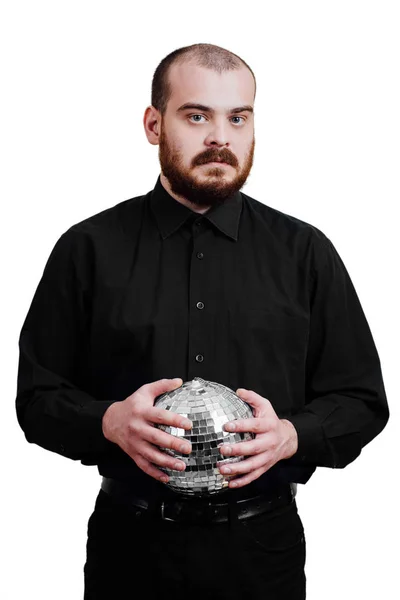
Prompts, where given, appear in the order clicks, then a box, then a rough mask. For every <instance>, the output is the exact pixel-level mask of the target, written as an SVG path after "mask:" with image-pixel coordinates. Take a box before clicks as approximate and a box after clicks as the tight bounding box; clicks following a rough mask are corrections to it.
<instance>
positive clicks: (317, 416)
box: [286, 232, 389, 468]
mask: <svg viewBox="0 0 400 600" xmlns="http://www.w3.org/2000/svg"><path fill="white" fill-rule="evenodd" d="M320 233H322V232H320ZM314 265H315V266H314V268H313V269H312V276H311V281H310V330H309V341H308V352H307V359H306V377H305V388H306V389H305V406H304V408H303V410H302V411H300V412H298V413H297V414H294V415H292V416H289V417H286V418H287V420H289V421H291V422H292V423H293V425H294V427H295V429H296V430H297V434H298V450H297V452H296V454H294V455H293V456H292V457H291V458H289V459H287V463H288V464H293V465H296V464H297V465H300V464H303V465H307V464H308V465H313V466H323V467H332V468H343V467H345V466H346V465H348V464H349V463H350V462H352V461H353V460H354V459H355V458H357V456H358V455H359V454H360V453H361V450H362V448H363V447H364V446H365V445H366V444H368V443H369V442H370V441H371V440H372V439H373V438H375V437H376V436H377V435H378V434H379V433H380V432H381V431H382V430H383V428H384V427H385V425H386V423H387V421H388V419H389V408H388V403H387V398H386V393H385V388H384V383H383V379H382V372H381V365H380V360H379V356H378V353H377V349H376V347H375V343H374V340H373V337H372V334H371V331H370V328H369V326H368V323H367V320H366V317H365V315H364V312H363V309H362V307H361V304H360V301H359V299H358V296H357V293H356V291H355V289H354V286H353V283H352V281H351V279H350V276H349V274H348V272H347V270H346V267H345V265H344V264H343V261H342V260H341V258H340V256H339V254H338V252H337V251H336V249H335V248H334V246H333V244H332V242H331V241H330V240H329V239H328V238H327V237H325V236H324V235H323V234H322V235H321V236H320V237H319V242H318V246H317V247H316V249H315V258H314Z"/></svg>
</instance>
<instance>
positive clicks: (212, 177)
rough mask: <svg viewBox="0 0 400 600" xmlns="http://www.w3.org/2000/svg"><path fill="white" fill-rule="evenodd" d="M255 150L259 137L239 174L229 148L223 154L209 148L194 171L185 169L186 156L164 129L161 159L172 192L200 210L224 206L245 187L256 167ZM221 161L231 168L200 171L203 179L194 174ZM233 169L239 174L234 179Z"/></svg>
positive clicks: (195, 160) (162, 130) (161, 134)
mask: <svg viewBox="0 0 400 600" xmlns="http://www.w3.org/2000/svg"><path fill="white" fill-rule="evenodd" d="M254 147H255V137H253V141H252V144H251V147H250V150H249V152H248V154H247V156H246V158H245V161H244V165H243V167H242V169H240V170H239V172H238V171H237V168H238V161H237V158H236V157H235V156H234V155H233V154H232V153H231V152H230V150H228V149H227V148H222V149H221V150H218V149H217V148H209V149H208V150H206V151H205V152H204V153H202V154H200V155H199V156H196V157H195V158H194V159H193V161H192V164H191V166H190V167H185V165H184V164H183V159H182V155H181V154H180V153H179V151H177V150H175V149H174V147H173V146H172V145H171V144H170V143H169V141H168V138H167V136H166V134H165V132H164V127H163V126H161V132H160V141H159V150H158V157H159V161H160V166H161V171H162V173H163V174H164V176H165V177H166V178H167V179H168V181H169V184H170V186H171V190H172V191H173V192H174V193H175V194H176V195H177V196H181V197H182V198H184V199H186V200H188V201H189V202H191V203H193V204H194V205H196V206H198V207H208V206H209V207H212V206H217V205H219V204H222V203H223V202H224V201H225V200H226V199H227V198H229V197H231V196H233V194H235V193H236V192H238V191H239V190H240V189H241V188H242V187H243V185H244V184H245V182H246V180H247V178H248V176H249V173H250V171H251V168H252V166H253V158H254ZM217 158H218V159H220V160H222V161H224V162H226V163H228V165H231V167H227V166H221V167H217V166H216V165H209V166H206V167H203V168H202V169H198V170H199V171H200V170H202V171H203V172H204V174H203V176H196V175H195V174H193V170H194V169H196V167H197V165H203V164H205V163H208V162H210V161H213V160H217ZM232 168H234V169H235V170H236V175H235V176H234V177H233V178H231V176H230V173H229V171H230V170H231V169H232Z"/></svg>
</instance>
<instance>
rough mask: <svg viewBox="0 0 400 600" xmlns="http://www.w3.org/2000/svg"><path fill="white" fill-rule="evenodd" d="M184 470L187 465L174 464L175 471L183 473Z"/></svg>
mask: <svg viewBox="0 0 400 600" xmlns="http://www.w3.org/2000/svg"><path fill="white" fill-rule="evenodd" d="M184 468H185V465H184V464H182V463H180V462H176V463H175V464H174V469H176V470H177V471H183V470H184Z"/></svg>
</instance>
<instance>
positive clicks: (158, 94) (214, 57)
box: [151, 44, 257, 116]
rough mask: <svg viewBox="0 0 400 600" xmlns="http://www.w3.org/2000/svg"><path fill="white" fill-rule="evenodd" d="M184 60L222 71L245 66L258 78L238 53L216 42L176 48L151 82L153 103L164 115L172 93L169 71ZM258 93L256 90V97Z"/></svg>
mask: <svg viewBox="0 0 400 600" xmlns="http://www.w3.org/2000/svg"><path fill="white" fill-rule="evenodd" d="M184 62H193V63H194V64H196V65H198V66H200V67H206V68H207V69H211V70H213V71H216V72H217V73H222V72H224V71H234V70H237V69H240V68H241V67H243V66H245V67H247V68H248V69H249V71H250V72H251V74H252V75H253V78H254V85H255V86H256V85H257V84H256V78H255V75H254V73H253V71H252V70H251V68H250V67H249V65H248V64H247V63H246V62H245V61H244V60H243V59H242V58H240V56H238V55H237V54H234V53H233V52H230V51H229V50H226V49H225V48H221V46H215V45H214V44H192V45H191V46H184V47H182V48H178V49H177V50H174V51H173V52H171V53H170V54H168V55H167V56H166V57H165V58H163V59H162V61H161V62H160V64H159V65H158V67H157V68H156V70H155V71H154V75H153V80H152V84H151V104H152V106H154V108H156V109H157V110H159V111H160V113H161V116H164V114H165V112H166V110H167V104H168V101H169V99H170V98H171V95H172V86H171V83H170V81H169V77H168V75H169V71H170V68H171V66H172V65H173V64H182V63H184ZM255 95H256V93H255V90H254V97H255Z"/></svg>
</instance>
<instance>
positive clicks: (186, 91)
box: [168, 62, 254, 111]
mask: <svg viewBox="0 0 400 600" xmlns="http://www.w3.org/2000/svg"><path fill="white" fill-rule="evenodd" d="M169 81H170V84H171V88H172V95H171V98H170V100H169V103H168V104H169V106H170V109H171V110H173V111H176V110H177V108H178V107H179V106H181V105H182V104H184V103H186V102H198V103H202V104H208V105H211V106H212V107H213V108H215V109H216V110H218V109H220V110H223V109H225V108H227V107H228V106H240V105H242V104H243V105H244V104H250V105H253V101H254V79H253V76H252V74H251V72H250V71H249V69H247V67H245V66H243V67H241V68H239V69H236V70H234V71H224V72H222V73H218V72H216V71H213V70H211V69H206V68H205V67H199V66H198V65H194V64H192V63H190V62H185V63H182V64H176V63H175V64H174V65H172V67H171V69H170V71H169Z"/></svg>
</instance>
